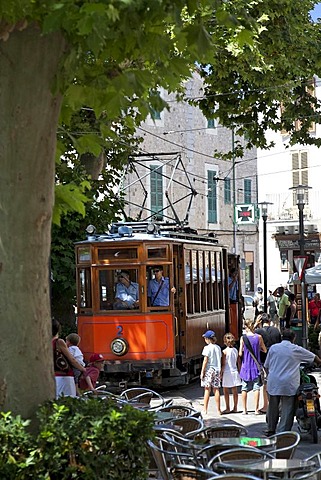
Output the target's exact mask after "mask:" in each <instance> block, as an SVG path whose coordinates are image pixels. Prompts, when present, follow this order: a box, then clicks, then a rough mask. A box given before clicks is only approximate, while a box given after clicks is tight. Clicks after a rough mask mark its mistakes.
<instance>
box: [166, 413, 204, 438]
mask: <svg viewBox="0 0 321 480" xmlns="http://www.w3.org/2000/svg"><path fill="white" fill-rule="evenodd" d="M165 423H170V424H171V425H176V426H177V427H180V432H181V433H183V434H184V435H186V436H187V437H194V436H195V435H197V434H198V433H199V432H200V431H201V430H203V428H204V423H203V421H202V420H201V419H200V418H195V417H180V418H174V419H172V420H169V422H165Z"/></svg>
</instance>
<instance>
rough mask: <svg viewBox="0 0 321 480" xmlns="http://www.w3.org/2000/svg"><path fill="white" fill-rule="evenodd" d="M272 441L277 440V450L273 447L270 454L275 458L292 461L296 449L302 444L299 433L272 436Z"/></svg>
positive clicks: (290, 432)
mask: <svg viewBox="0 0 321 480" xmlns="http://www.w3.org/2000/svg"><path fill="white" fill-rule="evenodd" d="M270 439H275V440H276V448H274V447H273V449H272V450H269V453H270V454H272V455H274V457H275V458H283V459H290V458H293V455H294V452H295V450H296V447H297V446H298V444H299V442H300V439H301V437H300V435H299V434H298V433H297V432H292V431H289V432H281V433H276V434H275V435H271V436H270Z"/></svg>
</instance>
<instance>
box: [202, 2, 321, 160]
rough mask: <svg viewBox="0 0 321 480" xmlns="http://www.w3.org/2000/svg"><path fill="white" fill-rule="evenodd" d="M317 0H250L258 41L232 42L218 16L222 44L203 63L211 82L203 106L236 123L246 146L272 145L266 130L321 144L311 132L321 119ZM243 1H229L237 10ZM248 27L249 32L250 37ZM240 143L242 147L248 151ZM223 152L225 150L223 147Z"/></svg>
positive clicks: (216, 39) (215, 35) (216, 31)
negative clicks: (317, 84)
mask: <svg viewBox="0 0 321 480" xmlns="http://www.w3.org/2000/svg"><path fill="white" fill-rule="evenodd" d="M315 3H316V2H314V1H311V0H281V1H275V0H262V1H260V0H258V1H255V2H249V5H248V9H249V14H250V15H251V16H252V18H253V19H254V20H255V21H256V22H257V25H259V26H260V30H259V36H258V37H257V39H256V42H257V48H256V49H253V45H251V44H244V45H242V48H241V46H240V43H231V39H230V37H229V35H227V33H228V31H227V28H226V26H225V25H222V24H221V25H220V24H218V22H217V21H215V19H214V20H213V22H212V30H211V33H212V41H213V43H214V44H215V45H216V48H215V49H213V51H212V53H213V56H212V58H211V59H210V61H209V64H204V65H203V66H202V67H201V73H202V76H203V78H204V81H205V83H206V87H205V98H204V99H201V100H200V102H199V103H200V106H201V108H203V109H204V111H205V112H207V115H210V114H212V115H213V116H215V117H217V118H219V119H220V122H221V124H223V125H225V126H227V127H230V128H234V130H235V132H236V133H237V134H239V135H241V136H243V135H244V134H246V138H247V140H248V142H247V144H246V145H245V148H251V147H253V146H254V147H261V148H269V147H270V146H271V145H269V144H268V143H267V140H266V135H265V134H266V131H267V130H268V129H272V130H273V131H283V132H287V133H288V135H289V145H293V144H296V143H299V144H300V143H301V144H316V145H318V146H320V145H321V139H319V138H315V135H311V133H310V132H311V126H312V124H313V122H320V119H321V117H320V114H321V101H320V100H318V99H317V98H316V97H315V82H319V80H318V79H316V78H315V76H317V75H320V46H321V31H320V23H314V22H312V20H311V16H310V11H311V10H312V8H313V6H314V5H315ZM240 4H241V2H233V3H232V2H228V3H227V5H226V9H227V11H228V12H233V14H234V15H237V11H238V8H239V6H240ZM246 35H247V32H246V31H245V32H243V36H244V38H245V39H246ZM242 152H243V150H242V147H241V145H239V148H238V150H237V153H238V154H239V155H242ZM218 154H219V152H218Z"/></svg>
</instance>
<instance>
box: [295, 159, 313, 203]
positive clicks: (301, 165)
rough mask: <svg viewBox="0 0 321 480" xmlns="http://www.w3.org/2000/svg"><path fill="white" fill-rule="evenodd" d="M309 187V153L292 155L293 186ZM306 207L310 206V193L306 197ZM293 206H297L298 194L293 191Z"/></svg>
mask: <svg viewBox="0 0 321 480" xmlns="http://www.w3.org/2000/svg"><path fill="white" fill-rule="evenodd" d="M298 185H309V162H308V152H306V151H305V152H301V151H299V152H295V153H292V186H293V187H297V186H298ZM305 203H306V205H308V204H309V193H308V192H306V196H305ZM293 206H296V192H295V191H293Z"/></svg>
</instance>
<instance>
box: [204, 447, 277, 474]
mask: <svg viewBox="0 0 321 480" xmlns="http://www.w3.org/2000/svg"><path fill="white" fill-rule="evenodd" d="M269 458H275V457H273V455H271V454H270V453H268V452H266V451H264V450H259V449H258V448H254V447H247V446H243V447H238V448H231V449H229V450H224V451H223V452H220V453H218V454H217V455H215V457H213V458H212V459H211V460H210V461H209V462H208V464H207V468H210V469H212V470H214V471H215V464H216V463H219V462H228V461H230V460H232V461H233V460H249V459H253V460H255V459H257V460H266V459H269ZM244 469H245V470H246V464H244ZM224 473H228V472H224Z"/></svg>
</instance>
